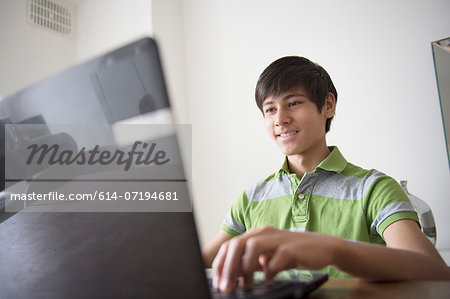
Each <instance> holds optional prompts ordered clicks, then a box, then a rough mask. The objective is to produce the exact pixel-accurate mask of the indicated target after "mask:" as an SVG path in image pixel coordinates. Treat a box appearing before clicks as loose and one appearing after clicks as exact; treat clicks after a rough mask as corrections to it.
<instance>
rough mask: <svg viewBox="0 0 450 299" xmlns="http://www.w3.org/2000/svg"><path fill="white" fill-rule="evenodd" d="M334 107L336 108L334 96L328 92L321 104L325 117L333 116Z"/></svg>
mask: <svg viewBox="0 0 450 299" xmlns="http://www.w3.org/2000/svg"><path fill="white" fill-rule="evenodd" d="M335 109H336V98H335V97H334V94H332V93H331V92H329V93H328V95H327V98H326V99H325V104H324V105H323V112H324V113H325V117H326V118H331V117H333V116H334V112H335Z"/></svg>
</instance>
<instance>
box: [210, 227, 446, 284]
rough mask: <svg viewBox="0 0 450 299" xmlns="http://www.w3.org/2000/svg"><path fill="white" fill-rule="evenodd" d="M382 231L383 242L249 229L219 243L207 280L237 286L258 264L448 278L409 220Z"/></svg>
mask: <svg viewBox="0 0 450 299" xmlns="http://www.w3.org/2000/svg"><path fill="white" fill-rule="evenodd" d="M383 235H384V238H385V240H386V243H387V244H388V247H384V246H381V245H375V244H369V243H364V242H352V241H347V240H344V239H342V238H338V237H334V236H330V235H325V234H320V233H312V232H305V233H298V232H289V231H280V230H277V229H275V228H271V227H266V228H262V229H255V230H250V231H248V232H247V233H245V234H243V235H241V236H238V237H236V238H233V239H232V240H230V241H228V242H225V243H224V244H223V245H222V246H221V247H220V250H219V252H218V254H217V257H216V259H215V260H214V263H213V273H214V274H215V275H214V279H213V284H214V286H216V287H219V288H220V289H221V290H222V291H226V290H231V289H233V288H234V287H235V281H236V278H237V277H238V276H242V277H243V278H244V279H243V280H242V282H243V286H249V285H251V283H252V273H253V272H254V271H255V270H258V269H262V270H263V271H264V272H265V273H266V276H267V277H268V278H269V279H270V278H272V277H273V276H275V274H276V273H277V272H279V271H281V270H285V269H289V268H294V267H305V268H308V269H311V270H314V269H321V268H323V267H325V266H329V265H331V266H334V267H336V268H338V269H340V270H341V271H344V272H346V273H349V274H350V275H353V276H356V277H360V278H363V279H368V280H379V281H382V280H407V279H428V280H431V279H434V280H443V279H446V280H449V279H450V271H449V269H448V267H447V265H446V264H445V263H444V262H443V260H442V259H441V257H440V256H439V253H438V252H437V251H436V249H435V248H434V246H433V245H432V244H431V242H430V241H428V239H427V238H426V237H425V236H424V235H423V234H422V232H421V231H420V229H419V227H418V225H417V224H416V223H415V222H414V221H412V220H399V221H397V222H394V223H393V224H391V225H390V226H389V227H387V228H386V229H385V231H384V234H383ZM244 255H245V259H243V258H242V257H243V256H244Z"/></svg>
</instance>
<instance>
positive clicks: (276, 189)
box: [245, 175, 292, 201]
mask: <svg viewBox="0 0 450 299" xmlns="http://www.w3.org/2000/svg"><path fill="white" fill-rule="evenodd" d="M245 193H246V194H247V198H248V200H249V201H263V200H267V199H273V198H277V197H281V196H284V195H289V194H292V189H291V181H290V180H289V177H288V176H287V175H280V176H277V177H276V178H274V179H273V180H270V181H261V182H258V183H256V184H254V185H253V186H250V187H249V188H247V189H246V190H245Z"/></svg>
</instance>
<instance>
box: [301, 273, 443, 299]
mask: <svg viewBox="0 0 450 299" xmlns="http://www.w3.org/2000/svg"><path fill="white" fill-rule="evenodd" d="M308 298H311V299H325V298H358V299H360V298H364V299H370V298H389V299H392V298H405V299H414V298H426V299H428V298H432V299H435V298H450V281H408V282H386V283H371V282H365V281H362V280H359V279H340V278H331V279H329V280H328V281H327V282H326V283H325V284H324V285H322V286H321V287H320V288H319V289H317V290H316V291H314V292H313V293H311V294H310V296H309V297H308Z"/></svg>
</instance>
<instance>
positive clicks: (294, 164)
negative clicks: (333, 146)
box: [288, 145, 330, 178]
mask: <svg viewBox="0 0 450 299" xmlns="http://www.w3.org/2000/svg"><path fill="white" fill-rule="evenodd" d="M329 153H330V150H329V149H328V147H327V146H326V145H325V146H323V147H320V148H319V149H316V150H314V151H313V152H311V153H304V154H298V155H293V156H288V162H289V170H290V171H291V172H293V173H295V174H297V176H298V177H299V178H302V177H303V175H304V174H305V173H306V172H312V171H313V170H314V169H316V167H317V166H318V165H319V164H320V162H322V161H323V160H324V159H325V158H326V157H327V156H328V154H329Z"/></svg>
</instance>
